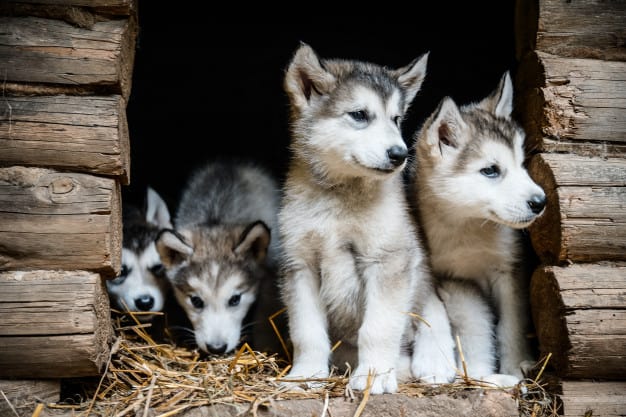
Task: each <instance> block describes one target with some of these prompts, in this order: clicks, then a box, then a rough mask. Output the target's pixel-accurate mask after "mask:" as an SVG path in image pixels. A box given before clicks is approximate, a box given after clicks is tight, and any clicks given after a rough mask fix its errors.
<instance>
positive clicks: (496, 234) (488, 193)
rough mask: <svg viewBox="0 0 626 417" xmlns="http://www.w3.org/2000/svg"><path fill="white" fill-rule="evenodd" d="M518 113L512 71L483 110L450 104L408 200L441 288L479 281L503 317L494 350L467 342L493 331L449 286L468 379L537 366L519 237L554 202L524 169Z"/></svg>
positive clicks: (423, 149)
mask: <svg viewBox="0 0 626 417" xmlns="http://www.w3.org/2000/svg"><path fill="white" fill-rule="evenodd" d="M512 110H513V86H512V83H511V78H510V75H509V73H508V72H506V73H505V74H504V75H503V76H502V78H501V80H500V83H499V85H498V87H497V88H496V89H495V90H494V91H493V92H492V93H491V94H490V95H488V96H487V97H486V98H484V99H483V100H482V101H480V102H477V103H471V104H467V105H464V106H461V107H459V106H457V105H456V103H455V102H454V101H453V100H452V99H451V98H449V97H446V98H444V99H443V100H442V101H441V103H440V104H439V106H438V108H437V109H436V110H435V111H434V112H433V114H432V115H431V116H430V117H429V118H428V119H427V120H426V122H425V123H424V124H423V126H422V128H421V129H420V130H419V131H418V132H417V133H416V135H415V138H414V140H415V152H416V158H415V165H414V166H413V167H411V169H410V172H411V173H412V174H411V176H412V180H411V183H412V184H411V185H410V190H411V191H410V197H409V198H410V199H412V200H413V201H414V202H415V206H416V208H417V212H418V215H417V217H418V219H419V223H420V224H421V227H422V230H423V232H424V235H425V239H426V243H427V245H426V246H427V249H428V252H429V255H430V262H431V266H432V269H433V272H434V273H435V274H436V275H437V276H439V277H443V278H442V279H446V278H454V279H458V280H468V281H470V282H473V283H474V284H475V285H477V286H478V287H479V288H480V290H481V291H482V293H483V294H484V296H485V297H487V299H488V300H489V301H490V302H491V303H493V307H494V310H495V320H496V322H497V325H496V328H495V334H496V341H497V342H496V343H497V344H496V346H495V348H494V346H493V343H491V339H490V338H489V337H488V336H486V337H483V338H481V337H477V338H472V337H469V336H472V335H473V336H476V335H478V334H480V333H481V330H478V329H477V330H476V331H473V330H472V326H479V327H480V326H483V330H485V328H484V325H485V323H488V322H489V321H490V320H491V317H490V314H489V312H484V311H483V312H481V311H480V310H484V309H483V308H481V307H477V308H472V307H470V308H467V309H465V307H467V305H468V304H466V303H463V302H459V300H462V299H463V293H464V291H465V290H463V289H462V288H461V289H460V288H459V287H458V286H457V287H455V286H453V287H447V285H448V284H443V286H442V291H441V294H442V297H443V298H444V300H448V301H447V302H446V306H447V308H448V311H449V313H450V315H451V319H452V322H453V325H454V326H455V328H456V329H459V330H460V333H461V335H463V334H465V338H464V337H461V345H462V347H463V351H464V353H465V357H466V360H467V364H468V366H469V370H470V376H478V377H482V376H484V374H485V373H490V372H496V373H501V374H505V375H509V376H511V375H512V376H514V377H515V378H517V379H521V378H523V372H522V368H525V367H527V366H529V365H530V364H531V363H532V361H533V356H532V354H531V349H530V344H529V342H528V340H527V337H526V334H527V332H528V331H529V330H530V311H529V302H528V295H527V292H526V291H527V285H528V282H527V280H528V277H527V276H525V275H524V273H523V266H524V265H523V264H524V262H525V261H526V260H527V259H526V258H525V257H524V255H523V252H522V249H523V245H522V240H521V237H522V235H521V233H522V232H521V229H524V228H526V227H528V226H529V225H530V224H531V223H532V222H533V221H534V220H535V219H536V218H537V217H538V216H540V215H541V214H542V213H543V211H544V207H545V204H546V198H545V194H544V191H543V189H542V188H541V187H539V186H538V185H537V184H536V183H535V182H534V181H533V180H532V179H531V178H530V176H529V175H528V172H527V170H526V169H525V166H524V161H525V156H526V155H525V151H524V141H525V133H524V131H523V129H522V128H521V127H520V126H519V125H518V124H517V123H516V122H515V121H514V120H513V118H512V117H511V113H512ZM469 291H470V292H467V294H468V295H469V296H472V297H473V294H474V292H473V290H469ZM454 300H456V301H454ZM469 305H470V306H472V305H473V306H476V305H479V304H476V303H469ZM455 320H456V321H457V322H456V323H455ZM484 333H485V332H484ZM487 333H488V332H486V333H485V334H487ZM468 335H469V336H468ZM463 339H465V340H463ZM468 353H469V355H468ZM494 355H497V356H494ZM468 356H469V357H468ZM498 362H499V365H497V364H498ZM472 374H474V375H472ZM503 381H507V379H506V378H504V379H503ZM508 381H511V378H509V379H508Z"/></svg>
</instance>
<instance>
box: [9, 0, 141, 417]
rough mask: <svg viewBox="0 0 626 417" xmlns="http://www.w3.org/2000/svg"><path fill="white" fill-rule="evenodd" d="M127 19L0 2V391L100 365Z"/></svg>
mask: <svg viewBox="0 0 626 417" xmlns="http://www.w3.org/2000/svg"><path fill="white" fill-rule="evenodd" d="M136 12H137V1H136V0H89V1H87V0H17V1H3V2H1V3H0V27H2V30H0V74H1V76H2V84H1V88H2V96H1V97H2V98H1V99H0V352H1V354H0V387H9V386H11V387H14V386H24V387H26V386H29V384H30V382H29V381H32V380H33V378H45V380H46V381H47V382H49V383H50V384H52V386H53V387H56V388H59V381H60V380H61V379H62V378H70V377H84V376H97V375H100V373H101V372H102V371H103V366H104V364H105V363H106V362H107V360H108V358H109V355H110V349H111V345H112V337H113V329H112V323H111V318H110V308H109V300H108V296H107V293H106V288H105V285H104V281H103V280H104V279H107V278H110V277H113V276H116V275H117V274H119V271H120V267H121V241H122V225H121V187H122V186H123V185H127V184H129V182H130V140H129V134H128V125H127V120H126V106H127V102H128V98H129V95H130V91H131V87H132V82H131V81H132V69H133V64H134V56H135V43H136V37H137V31H138V27H137V16H136ZM1 378H7V379H5V380H2V379H1ZM20 378H23V380H21V379H20ZM8 390H9V388H7V392H9V391H8ZM27 391H28V390H26V389H24V396H25V397H24V398H26V396H27V395H28V392H27ZM3 392H4V391H3ZM12 395H13V397H11V399H9V401H10V402H11V403H12V404H13V405H15V404H19V403H20V399H19V398H15V393H12ZM57 397H58V391H57ZM24 398H22V400H24ZM45 398H47V397H44V396H41V397H40V399H41V400H44V399H45ZM14 399H15V401H13V400H14ZM31 399H32V397H31ZM57 400H58V398H56V399H54V400H53V401H57ZM0 403H2V401H0ZM31 413H32V409H31Z"/></svg>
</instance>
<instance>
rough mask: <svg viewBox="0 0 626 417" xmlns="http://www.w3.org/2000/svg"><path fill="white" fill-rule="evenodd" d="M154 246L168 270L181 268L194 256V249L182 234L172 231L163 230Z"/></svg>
mask: <svg viewBox="0 0 626 417" xmlns="http://www.w3.org/2000/svg"><path fill="white" fill-rule="evenodd" d="M154 244H155V246H156V250H157V252H158V253H159V256H160V257H161V262H162V263H163V265H165V267H166V268H172V267H175V266H181V265H182V264H183V263H185V262H187V261H188V260H189V257H190V256H191V255H192V254H193V247H192V246H190V245H189V244H187V242H186V241H185V238H184V237H183V236H182V235H181V234H179V233H177V232H175V231H174V230H171V229H164V230H162V231H161V233H159V236H158V237H157V239H156V241H155V243H154Z"/></svg>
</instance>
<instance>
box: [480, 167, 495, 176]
mask: <svg viewBox="0 0 626 417" xmlns="http://www.w3.org/2000/svg"><path fill="white" fill-rule="evenodd" d="M480 173H481V174H483V175H484V176H485V177H488V178H496V177H499V176H500V168H499V167H498V166H497V165H490V166H488V167H486V168H483V169H481V170H480Z"/></svg>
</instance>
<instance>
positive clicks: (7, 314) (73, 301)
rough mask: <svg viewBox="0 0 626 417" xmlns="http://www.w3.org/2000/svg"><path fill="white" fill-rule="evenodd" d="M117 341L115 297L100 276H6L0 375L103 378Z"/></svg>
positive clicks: (0, 275)
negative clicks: (112, 306)
mask: <svg viewBox="0 0 626 417" xmlns="http://www.w3.org/2000/svg"><path fill="white" fill-rule="evenodd" d="M112 337H113V328H112V325H111V316H110V306H109V298H108V295H107V292H106V288H105V286H104V282H103V280H102V279H101V277H100V276H99V275H98V274H94V273H90V272H87V271H50V270H46V271H43V270H40V271H28V272H25V271H19V272H12V271H6V272H0V346H2V355H0V377H2V378H7V377H12V378H69V377H79V376H94V375H98V374H99V373H100V372H101V371H102V370H103V365H104V364H105V363H106V361H107V360H108V358H109V353H110V349H111V341H112Z"/></svg>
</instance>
